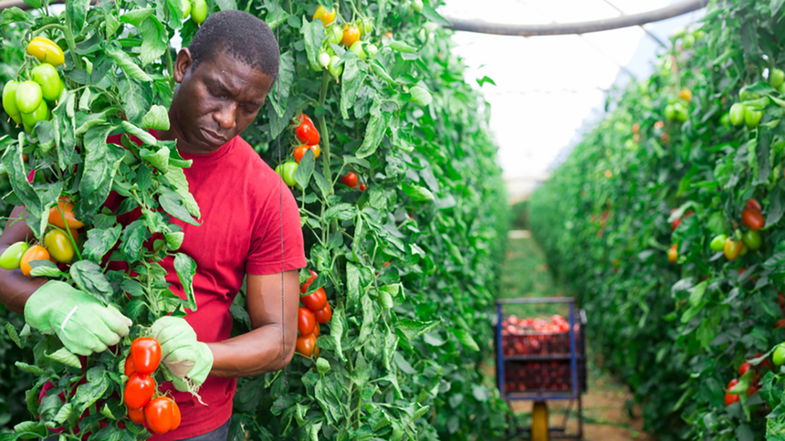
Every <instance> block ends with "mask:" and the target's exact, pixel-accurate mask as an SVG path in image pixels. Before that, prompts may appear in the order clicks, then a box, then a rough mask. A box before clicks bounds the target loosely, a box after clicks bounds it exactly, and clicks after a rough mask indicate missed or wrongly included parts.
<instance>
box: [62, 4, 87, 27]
mask: <svg viewBox="0 0 785 441" xmlns="http://www.w3.org/2000/svg"><path fill="white" fill-rule="evenodd" d="M89 7H90V0H71V1H68V2H66V3H65V13H66V14H67V15H68V17H69V18H70V20H71V26H73V30H74V31H75V32H76V33H79V32H80V31H81V30H82V27H84V24H85V19H86V18H87V9H88V8H89Z"/></svg>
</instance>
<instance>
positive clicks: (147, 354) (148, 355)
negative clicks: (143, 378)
mask: <svg viewBox="0 0 785 441" xmlns="http://www.w3.org/2000/svg"><path fill="white" fill-rule="evenodd" d="M131 358H132V359H133V365H134V367H135V368H136V372H138V373H140V374H143V375H149V374H152V373H153V372H155V370H156V369H158V364H159V363H160V362H161V345H160V344H158V340H156V339H154V338H152V337H139V338H137V339H136V340H134V341H133V343H131Z"/></svg>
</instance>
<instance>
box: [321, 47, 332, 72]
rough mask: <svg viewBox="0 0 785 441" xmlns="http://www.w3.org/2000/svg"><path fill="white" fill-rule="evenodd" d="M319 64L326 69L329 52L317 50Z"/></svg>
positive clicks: (328, 62) (328, 64) (328, 63)
mask: <svg viewBox="0 0 785 441" xmlns="http://www.w3.org/2000/svg"><path fill="white" fill-rule="evenodd" d="M319 65H320V66H321V67H322V68H323V69H327V68H328V67H329V66H330V54H328V53H327V52H324V51H322V52H319Z"/></svg>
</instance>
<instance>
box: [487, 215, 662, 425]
mask: <svg viewBox="0 0 785 441" xmlns="http://www.w3.org/2000/svg"><path fill="white" fill-rule="evenodd" d="M560 295H563V293H561V292H560V290H559V289H558V287H557V286H556V284H555V283H554V282H553V280H552V278H551V276H550V274H549V273H548V268H547V264H546V261H545V257H544V255H543V253H542V251H541V250H540V249H539V247H538V246H537V244H536V243H535V242H534V240H532V239H531V237H530V235H529V234H528V231H521V230H515V231H512V232H511V233H510V237H509V242H508V251H507V256H506V260H505V264H504V272H503V276H502V297H505V298H517V297H546V296H560ZM589 320H591V318H589ZM587 346H588V351H589V372H588V378H589V386H588V391H587V393H586V394H584V395H583V408H584V441H631V440H639V441H654V440H655V438H654V437H652V436H651V435H649V434H646V433H645V432H643V431H642V425H643V422H642V420H641V418H640V410H639V409H638V408H637V407H636V406H634V405H633V401H632V395H631V394H630V392H629V391H628V390H627V388H626V387H625V386H624V385H622V384H621V383H620V382H619V381H617V380H616V379H614V378H612V377H611V376H610V375H608V374H606V373H604V372H603V371H602V370H601V369H600V368H599V367H598V366H597V365H596V364H595V363H594V362H593V357H592V349H593V348H592V347H591V340H588V341H587ZM548 405H549V408H550V410H551V412H550V420H551V425H552V426H558V425H561V424H562V421H563V419H564V411H563V409H564V407H565V406H564V405H563V404H562V405H559V404H557V403H551V402H549V404H548ZM560 408H561V409H560ZM513 410H515V412H516V413H529V412H531V403H529V402H525V401H524V402H514V403H513ZM576 424H577V423H576V421H575V419H574V418H571V419H570V420H569V423H568V426H567V428H568V431H572V432H573V433H574V432H575V429H576V427H577V426H576ZM511 441H512V440H511Z"/></svg>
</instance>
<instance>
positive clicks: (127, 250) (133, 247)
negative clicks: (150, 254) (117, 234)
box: [120, 219, 150, 260]
mask: <svg viewBox="0 0 785 441" xmlns="http://www.w3.org/2000/svg"><path fill="white" fill-rule="evenodd" d="M149 238H150V232H149V231H148V230H147V225H146V224H145V221H144V220H143V219H137V220H135V221H133V222H131V224H130V225H128V226H127V227H125V229H124V230H123V235H122V240H121V241H120V251H122V252H123V254H125V255H126V256H127V257H128V258H129V259H131V260H136V259H139V257H140V256H141V255H142V254H141V253H142V247H143V246H144V243H145V241H146V240H147V239H149Z"/></svg>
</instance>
